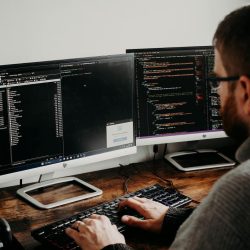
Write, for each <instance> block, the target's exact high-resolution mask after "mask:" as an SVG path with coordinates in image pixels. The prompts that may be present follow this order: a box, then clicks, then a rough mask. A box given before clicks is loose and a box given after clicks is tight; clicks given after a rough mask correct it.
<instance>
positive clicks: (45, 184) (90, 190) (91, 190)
mask: <svg viewBox="0 0 250 250" xmlns="http://www.w3.org/2000/svg"><path fill="white" fill-rule="evenodd" d="M52 175H53V173H50V174H45V175H41V176H40V178H39V180H40V181H41V180H42V179H47V178H49V177H51V176H52ZM64 184H67V185H71V184H73V185H76V186H77V187H80V188H81V189H83V190H84V194H81V195H78V196H75V197H71V198H66V199H63V200H60V201H56V202H51V203H46V204H44V203H42V200H43V199H41V200H38V199H35V198H34V197H36V195H34V197H32V196H31V195H30V194H28V193H36V191H43V190H44V189H45V188H50V187H52V189H53V186H56V185H59V186H61V185H64ZM102 193H103V192H102V190H101V189H99V188H97V187H95V186H93V185H91V184H89V183H87V182H85V181H82V180H80V179H78V178H75V177H64V178H58V179H52V180H45V181H41V182H39V183H36V184H33V185H29V186H27V187H24V188H20V189H18V190H17V194H18V195H19V196H21V197H22V198H24V199H25V200H26V201H28V202H30V203H32V204H33V205H34V206H36V207H38V208H42V209H49V208H54V207H57V206H61V205H65V204H68V203H71V202H75V201H80V200H84V199H88V198H92V197H95V196H98V195H101V194H102Z"/></svg>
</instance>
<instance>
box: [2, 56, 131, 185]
mask: <svg viewBox="0 0 250 250" xmlns="http://www.w3.org/2000/svg"><path fill="white" fill-rule="evenodd" d="M133 76H134V57H133V55H126V54H125V55H114V56H103V57H92V58H78V59H67V60H56V61H48V62H36V63H25V64H15V65H2V66H0V152H1V154H0V181H6V180H8V178H6V176H8V177H10V179H11V177H13V176H15V177H18V178H22V177H24V175H23V174H24V173H26V172H27V170H33V173H39V172H42V171H43V169H46V171H47V170H50V171H53V170H56V169H57V168H62V166H63V167H65V166H67V164H69V163H71V162H73V161H74V160H77V162H78V163H79V164H78V165H83V164H85V163H92V162H97V161H101V160H105V159H110V158H114V157H119V156H122V155H126V154H130V153H135V152H136V147H135V135H134V122H133V99H134V77H133ZM69 165H70V164H69ZM20 171H22V173H20ZM1 177H2V179H1Z"/></svg>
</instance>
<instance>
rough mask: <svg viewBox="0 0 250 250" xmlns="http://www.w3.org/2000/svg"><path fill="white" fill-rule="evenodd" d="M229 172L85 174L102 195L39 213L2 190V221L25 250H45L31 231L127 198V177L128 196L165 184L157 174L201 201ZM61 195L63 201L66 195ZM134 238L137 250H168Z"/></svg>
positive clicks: (140, 167)
mask: <svg viewBox="0 0 250 250" xmlns="http://www.w3.org/2000/svg"><path fill="white" fill-rule="evenodd" d="M229 170H230V169H229V168H227V169H213V170H202V171H193V172H188V173H184V172H180V171H178V170H175V169H174V168H172V167H171V166H169V165H167V163H166V162H165V161H163V160H158V161H155V162H148V163H141V164H137V165H135V166H127V167H124V168H123V169H122V171H121V168H114V169H109V170H103V171H98V172H92V173H87V174H82V175H80V176H78V177H79V178H81V179H83V180H85V181H87V182H89V183H91V184H93V185H95V186H97V187H99V188H100V189H102V190H103V195H102V196H99V197H97V198H92V199H90V200H85V201H79V202H75V203H72V204H69V205H65V206H61V207H57V208H54V209H50V210H39V209H37V208H34V207H32V206H31V205H29V204H27V203H26V202H25V201H23V200H21V199H19V198H17V197H16V193H15V192H16V189H17V187H14V188H13V187H11V188H6V189H1V190H0V217H4V218H6V219H7V220H8V221H9V223H10V226H11V228H12V230H13V232H14V235H15V236H16V238H17V239H18V240H19V241H20V242H21V244H22V245H23V246H24V248H25V249H44V248H43V247H42V246H41V245H40V243H39V242H37V241H35V240H34V239H33V238H32V237H31V236H30V231H31V230H32V229H35V228H38V227H41V226H43V225H45V224H48V223H51V222H54V221H57V220H59V219H61V218H64V217H68V216H70V215H73V214H75V213H78V212H80V211H81V210H82V209H85V208H88V207H91V206H94V205H97V204H99V203H102V202H104V201H107V200H111V199H114V198H116V197H117V196H121V195H124V182H125V180H126V177H125V176H124V175H127V174H129V175H130V178H129V180H127V184H128V191H129V192H133V191H136V190H137V189H140V188H143V187H146V186H149V185H153V184H155V183H159V184H164V182H163V180H161V179H160V178H159V177H157V176H156V175H154V174H153V173H154V172H156V173H157V175H158V176H161V177H162V178H167V179H169V180H172V182H173V184H174V186H175V187H176V188H178V189H179V190H180V191H182V192H183V193H184V194H186V195H188V196H190V197H191V198H193V199H194V200H196V201H201V200H202V199H203V198H204V197H205V196H206V195H207V194H208V192H209V190H210V188H211V187H212V185H213V184H214V182H215V181H216V180H217V179H218V178H219V177H220V176H222V175H223V174H225V173H226V172H227V171H229ZM124 172H126V173H124ZM58 195H60V196H62V197H63V194H58ZM135 238H136V240H135ZM135 238H133V237H132V236H128V238H127V241H128V242H129V243H130V244H132V245H133V246H136V247H137V249H167V247H166V246H164V245H163V244H162V243H161V242H160V241H159V240H158V239H157V237H156V236H154V237H151V238H150V237H149V238H148V237H145V234H144V237H135Z"/></svg>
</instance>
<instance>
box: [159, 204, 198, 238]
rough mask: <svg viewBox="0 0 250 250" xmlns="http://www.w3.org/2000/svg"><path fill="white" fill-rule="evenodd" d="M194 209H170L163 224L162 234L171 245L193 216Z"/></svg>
mask: <svg viewBox="0 0 250 250" xmlns="http://www.w3.org/2000/svg"><path fill="white" fill-rule="evenodd" d="M193 210H194V208H193V207H185V208H175V207H169V209H168V211H167V213H166V215H165V217H164V221H163V224H162V230H161V234H163V235H164V236H165V237H166V240H167V242H168V243H171V242H172V241H173V240H174V238H175V236H176V233H177V230H178V229H179V227H180V226H181V225H182V223H183V222H184V221H185V220H186V219H187V218H188V217H189V216H190V215H191V213H192V212H193Z"/></svg>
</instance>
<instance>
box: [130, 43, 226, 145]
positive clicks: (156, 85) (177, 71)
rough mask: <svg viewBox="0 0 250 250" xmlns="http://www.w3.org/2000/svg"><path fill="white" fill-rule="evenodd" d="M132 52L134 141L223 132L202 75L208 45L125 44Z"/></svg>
mask: <svg viewBox="0 0 250 250" xmlns="http://www.w3.org/2000/svg"><path fill="white" fill-rule="evenodd" d="M127 53H134V55H135V74H136V98H137V105H136V113H137V140H136V142H137V145H138V146H140V145H150V144H160V143H171V142H180V141H191V140H202V139H211V138H219V137H225V136H226V134H225V133H224V131H223V129H222V120H221V117H220V114H219V106H220V103H219V97H218V94H217V92H216V90H215V89H213V88H211V87H210V83H209V81H208V80H207V78H208V75H209V73H210V72H211V71H213V61H214V50H213V47H212V46H197V47H176V48H155V49H128V50H127Z"/></svg>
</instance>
